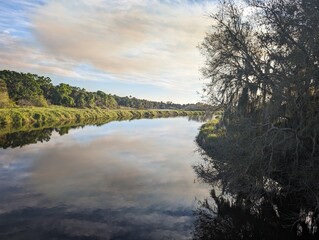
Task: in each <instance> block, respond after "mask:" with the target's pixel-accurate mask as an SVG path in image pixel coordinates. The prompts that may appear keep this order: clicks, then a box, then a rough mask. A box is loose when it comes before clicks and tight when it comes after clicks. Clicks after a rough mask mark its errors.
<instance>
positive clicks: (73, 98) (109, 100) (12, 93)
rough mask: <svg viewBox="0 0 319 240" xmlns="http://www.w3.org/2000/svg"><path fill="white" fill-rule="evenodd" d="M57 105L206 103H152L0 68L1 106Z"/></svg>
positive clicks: (161, 106)
mask: <svg viewBox="0 0 319 240" xmlns="http://www.w3.org/2000/svg"><path fill="white" fill-rule="evenodd" d="M48 105H60V106H65V107H76V108H95V107H98V108H108V109H116V108H120V107H121V106H122V107H128V108H136V109H182V110H204V109H205V108H206V107H207V106H206V105H205V104H202V103H197V104H175V103H172V102H155V101H148V100H145V99H138V98H135V97H131V96H130V97H119V96H116V95H111V94H107V93H105V92H103V91H96V92H89V91H86V90H85V89H84V88H79V87H74V86H70V85H69V84H65V83H60V84H59V85H56V86H54V85H53V84H52V82H51V79H50V78H49V77H43V76H39V75H37V74H31V73H19V72H15V71H9V70H3V71H0V107H13V106H38V107H47V106H48Z"/></svg>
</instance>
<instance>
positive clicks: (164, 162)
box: [0, 118, 209, 239]
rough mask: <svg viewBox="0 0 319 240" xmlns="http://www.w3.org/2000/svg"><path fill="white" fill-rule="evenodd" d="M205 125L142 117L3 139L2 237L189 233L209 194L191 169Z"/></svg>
mask: <svg viewBox="0 0 319 240" xmlns="http://www.w3.org/2000/svg"><path fill="white" fill-rule="evenodd" d="M200 125H201V123H200V122H196V121H189V120H188V119H187V118H169V119H152V120H150V119H143V120H134V121H121V122H111V123H108V124H105V125H102V126H99V127H97V126H87V127H85V128H83V129H82V128H78V129H70V130H68V129H62V130H61V129H59V132H56V131H55V130H54V129H46V130H38V131H36V132H30V133H15V134H11V135H7V136H2V138H1V144H2V147H5V148H6V149H0V239H189V238H191V232H192V230H193V222H194V216H193V210H194V209H195V208H196V206H197V201H196V199H199V200H201V199H204V198H206V197H208V195H209V193H208V192H209V191H208V189H207V187H206V186H204V185H202V184H200V183H197V180H196V175H195V172H194V170H193V168H192V166H193V165H194V164H196V163H198V162H199V161H201V157H200V156H199V154H198V153H196V152H195V150H196V144H195V142H194V139H195V136H196V134H197V133H198V128H199V126H200ZM66 133H67V134H66ZM63 134H64V135H63ZM61 135H62V136H61ZM27 140H28V141H27ZM41 141H42V142H41ZM28 143H33V144H28ZM17 146H22V147H17Z"/></svg>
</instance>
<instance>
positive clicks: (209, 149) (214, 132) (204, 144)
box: [196, 118, 224, 157]
mask: <svg viewBox="0 0 319 240" xmlns="http://www.w3.org/2000/svg"><path fill="white" fill-rule="evenodd" d="M218 123H219V119H217V118H215V119H212V120H210V121H208V122H206V123H205V124H203V125H202V126H201V127H200V130H199V133H198V135H197V136H196V142H197V144H198V145H199V146H200V147H201V148H202V149H203V150H204V151H205V152H206V154H207V155H208V156H211V157H212V156H213V152H214V148H215V147H216V145H217V144H218V140H220V138H221V137H222V136H223V134H224V132H223V130H222V129H220V128H217V125H218Z"/></svg>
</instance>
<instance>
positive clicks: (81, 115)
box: [0, 106, 204, 134]
mask: <svg viewBox="0 0 319 240" xmlns="http://www.w3.org/2000/svg"><path fill="white" fill-rule="evenodd" d="M202 114H204V111H186V110H161V109H159V110H154V109H153V110H140V109H129V110H128V109H125V110H122V109H101V108H92V109H89V108H85V109H79V108H69V107H61V106H50V107H14V108H2V109H0V134H6V133H10V132H14V131H19V130H29V129H30V130H31V129H41V128H46V127H58V126H61V125H72V124H73V125H85V124H102V123H103V122H109V121H112V120H129V119H134V118H158V117H175V116H194V115H202Z"/></svg>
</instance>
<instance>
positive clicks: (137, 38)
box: [0, 0, 215, 93]
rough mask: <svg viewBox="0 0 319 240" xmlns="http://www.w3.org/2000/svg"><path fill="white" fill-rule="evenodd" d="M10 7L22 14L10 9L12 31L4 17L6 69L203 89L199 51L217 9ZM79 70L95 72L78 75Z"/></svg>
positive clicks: (92, 4) (20, 2)
mask: <svg viewBox="0 0 319 240" xmlns="http://www.w3.org/2000/svg"><path fill="white" fill-rule="evenodd" d="M13 5H15V6H20V7H21V8H22V10H21V11H17V10H14V9H12V8H10V9H8V8H7V9H5V10H6V18H7V19H10V18H12V19H14V22H15V23H16V24H14V26H9V25H8V21H7V20H6V21H5V20H3V19H1V17H0V32H1V30H2V33H0V34H3V35H6V42H3V41H4V40H2V42H0V54H1V56H2V58H1V59H0V65H2V66H6V67H10V68H12V69H13V70H14V69H27V70H30V71H32V70H36V72H42V73H47V74H55V75H60V76H64V77H75V78H85V79H88V80H97V79H98V78H99V77H107V78H108V79H113V80H114V81H119V82H121V81H122V82H133V83H138V84H148V85H155V86H158V87H161V88H168V89H176V90H178V91H183V92H184V93H185V92H188V93H190V92H194V91H195V89H199V88H200V86H201V83H200V81H199V80H198V79H199V73H198V69H199V67H200V65H201V64H202V59H201V56H200V54H199V51H198V49H197V45H198V43H199V42H201V41H202V39H203V37H204V35H205V32H206V31H207V29H208V26H209V25H210V20H209V18H208V17H207V15H208V13H209V12H211V11H212V10H213V9H214V6H215V3H214V2H211V1H187V0H179V1H177V0H175V1H161V0H147V1H146V0H129V1H128V0H117V1H115V0H77V1H62V0H51V1H46V2H45V1H40V2H38V1H24V0H15V1H14V3H13ZM0 7H1V4H0ZM21 12H22V13H23V14H22V13H21ZM21 14H22V15H21ZM19 21H20V26H16V25H17V24H18V22H19ZM2 23H3V24H2ZM4 23H5V24H4ZM1 24H2V25H3V26H1ZM10 29H11V30H14V31H19V32H20V33H19V34H18V33H17V32H14V31H11V30H10ZM10 31H11V32H10ZM1 45H2V47H1ZM81 65H88V66H91V70H90V71H83V70H82V71H81V70H79V69H80V68H79V66H81Z"/></svg>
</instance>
